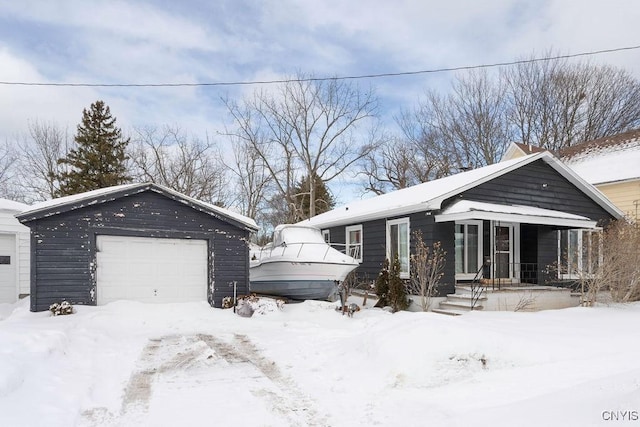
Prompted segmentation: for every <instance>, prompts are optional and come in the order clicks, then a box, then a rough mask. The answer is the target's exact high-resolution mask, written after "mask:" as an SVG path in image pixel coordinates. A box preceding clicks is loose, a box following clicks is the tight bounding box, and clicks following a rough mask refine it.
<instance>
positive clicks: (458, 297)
mask: <svg viewBox="0 0 640 427" xmlns="http://www.w3.org/2000/svg"><path fill="white" fill-rule="evenodd" d="M472 298H473V295H471V293H463V294H449V295H447V301H469V303H470V302H471V299H472ZM477 300H478V301H486V300H487V296H486V295H485V294H481V295H480V296H479V297H478V298H477Z"/></svg>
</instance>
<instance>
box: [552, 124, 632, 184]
mask: <svg viewBox="0 0 640 427" xmlns="http://www.w3.org/2000/svg"><path fill="white" fill-rule="evenodd" d="M559 157H560V159H562V161H563V162H565V163H566V164H567V165H568V166H569V167H570V168H571V169H573V170H574V171H575V172H577V173H578V174H579V175H580V176H581V177H583V178H584V179H585V180H586V181H587V182H589V183H590V184H594V185H600V184H607V183H614V182H623V181H631V180H640V129H634V130H630V131H627V132H623V133H619V134H617V135H613V136H609V137H604V138H600V139H594V140H592V141H586V142H583V143H580V144H576V145H572V146H571V147H568V148H565V149H563V150H562V151H561V152H560V153H559Z"/></svg>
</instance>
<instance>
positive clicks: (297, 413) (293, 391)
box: [199, 334, 329, 426]
mask: <svg viewBox="0 0 640 427" xmlns="http://www.w3.org/2000/svg"><path fill="white" fill-rule="evenodd" d="M199 337H200V338H201V339H202V340H203V341H205V342H206V343H207V344H209V345H210V346H211V348H213V349H214V350H215V351H216V353H218V354H220V355H221V356H223V357H224V358H225V359H226V360H227V361H229V362H230V363H250V364H252V365H253V366H255V367H256V368H258V370H259V371H260V372H261V373H262V374H263V375H264V376H265V377H266V378H268V379H269V380H270V381H271V382H272V383H273V384H274V385H275V386H276V387H277V388H276V391H273V390H269V389H267V388H261V389H258V390H253V391H252V393H253V394H254V395H255V396H257V397H260V398H263V399H266V400H267V401H268V402H269V403H270V405H271V406H272V408H273V409H274V410H275V411H277V412H278V413H280V414H282V415H283V416H285V417H286V418H287V419H288V420H289V421H290V423H291V425H294V426H298V425H300V426H328V425H329V423H328V422H327V420H326V417H324V416H320V415H319V413H318V411H317V410H316V409H315V407H314V406H315V404H314V402H313V401H312V400H311V398H310V397H309V396H306V395H305V394H304V393H303V392H302V391H301V390H300V389H299V388H298V386H297V384H296V383H295V382H294V381H293V380H292V379H291V378H289V377H287V376H285V375H283V374H282V372H281V371H280V369H279V368H278V365H277V364H276V363H275V362H274V361H271V360H269V359H267V358H266V357H264V356H263V355H262V354H261V351H260V350H259V349H258V348H257V347H256V346H255V345H254V344H253V342H251V340H250V339H249V337H247V336H246V335H243V334H235V335H234V341H233V342H232V343H225V342H223V341H220V340H217V339H216V338H214V337H212V336H211V335H199Z"/></svg>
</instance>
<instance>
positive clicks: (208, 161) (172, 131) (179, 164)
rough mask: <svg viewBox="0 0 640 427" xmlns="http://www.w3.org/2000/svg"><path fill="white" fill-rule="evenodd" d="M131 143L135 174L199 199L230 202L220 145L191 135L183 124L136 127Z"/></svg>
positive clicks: (135, 177)
mask: <svg viewBox="0 0 640 427" xmlns="http://www.w3.org/2000/svg"><path fill="white" fill-rule="evenodd" d="M135 134H136V136H135V137H134V138H133V141H132V143H131V145H130V153H129V157H130V158H131V161H132V172H131V174H132V176H133V177H134V179H135V180H138V181H149V182H154V183H157V184H160V185H164V186H167V187H169V188H172V189H174V190H176V191H179V192H180V193H183V194H186V195H187V196H190V197H194V198H196V199H199V200H202V201H205V202H209V203H214V204H218V205H226V204H227V202H228V197H229V196H228V192H227V177H226V174H225V167H224V165H223V164H222V163H221V162H219V161H218V160H217V159H218V158H219V155H218V153H217V151H216V146H215V145H214V144H212V143H211V142H209V141H208V140H206V141H201V140H199V139H197V138H189V137H188V136H187V135H186V134H185V133H184V132H183V131H182V130H181V129H180V128H179V127H171V126H164V127H162V128H160V129H159V128H156V127H147V128H137V129H135Z"/></svg>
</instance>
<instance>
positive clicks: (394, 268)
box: [389, 255, 409, 312]
mask: <svg viewBox="0 0 640 427" xmlns="http://www.w3.org/2000/svg"><path fill="white" fill-rule="evenodd" d="M389 305H390V306H391V308H393V311H394V312H396V311H400V310H406V309H407V308H409V299H408V298H407V289H406V287H405V285H404V282H403V281H402V279H401V278H400V260H399V259H398V256H397V255H396V256H395V258H394V259H393V263H392V264H391V269H390V270H389Z"/></svg>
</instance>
